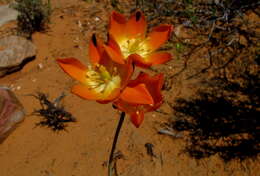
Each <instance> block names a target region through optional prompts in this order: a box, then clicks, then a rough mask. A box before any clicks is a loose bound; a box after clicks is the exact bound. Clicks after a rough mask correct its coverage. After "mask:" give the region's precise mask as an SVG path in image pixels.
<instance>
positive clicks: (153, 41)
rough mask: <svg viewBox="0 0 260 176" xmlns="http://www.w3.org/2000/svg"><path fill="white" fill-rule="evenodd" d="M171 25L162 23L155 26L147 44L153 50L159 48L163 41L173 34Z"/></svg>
mask: <svg viewBox="0 0 260 176" xmlns="http://www.w3.org/2000/svg"><path fill="white" fill-rule="evenodd" d="M171 31H172V26H171V25H160V26H157V27H155V28H153V30H152V32H151V33H150V34H149V35H148V41H147V44H148V46H149V48H150V49H151V51H154V50H156V49H158V48H159V47H160V46H161V45H162V44H163V43H165V42H166V41H167V40H168V39H169V37H170V34H171Z"/></svg>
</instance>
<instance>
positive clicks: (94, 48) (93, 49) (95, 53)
mask: <svg viewBox="0 0 260 176" xmlns="http://www.w3.org/2000/svg"><path fill="white" fill-rule="evenodd" d="M100 57H101V56H100V53H99V50H98V41H97V38H96V36H95V35H94V34H93V35H92V38H91V41H90V43H89V58H90V61H91V63H92V64H95V63H98V62H99V60H100Z"/></svg>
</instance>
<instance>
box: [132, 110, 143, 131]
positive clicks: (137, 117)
mask: <svg viewBox="0 0 260 176" xmlns="http://www.w3.org/2000/svg"><path fill="white" fill-rule="evenodd" d="M130 117H131V121H132V123H133V124H134V125H135V127H136V128H138V127H139V126H140V125H141V123H142V122H143V121H144V112H143V111H136V112H135V113H133V114H131V115H130Z"/></svg>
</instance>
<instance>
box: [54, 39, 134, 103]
mask: <svg viewBox="0 0 260 176" xmlns="http://www.w3.org/2000/svg"><path fill="white" fill-rule="evenodd" d="M89 56H90V62H91V65H89V66H88V67H86V66H85V65H83V64H82V63H81V62H80V61H79V60H77V59H75V58H66V59H57V62H58V64H59V65H60V67H61V68H62V69H63V70H64V71H65V72H66V73H68V74H69V75H70V76H71V77H73V78H74V79H76V80H78V81H79V82H80V83H81V84H78V85H75V86H73V88H72V92H73V93H74V94H76V95H78V96H80V97H82V98H84V99H89V100H96V101H98V102H99V103H108V102H110V101H113V100H115V99H116V98H118V96H119V95H120V93H121V91H122V90H123V89H124V88H125V87H126V85H127V83H128V81H129V79H130V77H131V76H132V73H133V66H132V61H131V60H129V61H128V62H127V63H126V64H124V65H122V64H119V63H116V62H114V61H113V60H112V59H111V58H110V57H109V55H108V54H107V53H106V52H105V51H104V48H103V43H102V42H101V41H99V40H97V39H96V37H95V35H93V37H92V40H91V42H90V44H89Z"/></svg>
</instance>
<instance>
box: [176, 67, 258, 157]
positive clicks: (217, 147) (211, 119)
mask: <svg viewBox="0 0 260 176" xmlns="http://www.w3.org/2000/svg"><path fill="white" fill-rule="evenodd" d="M258 67H259V65H258ZM235 80H236V81H234V80H232V81H230V80H228V79H224V78H219V77H215V78H213V79H211V80H209V81H207V82H204V83H203V84H202V85H203V86H202V87H203V88H202V89H200V90H199V91H198V92H197V95H196V96H195V97H192V98H191V99H184V98H181V99H178V100H176V102H175V105H174V106H173V109H174V110H175V115H176V117H177V120H175V121H173V122H172V123H171V126H172V128H173V129H175V130H177V131H187V132H188V134H189V137H188V138H187V140H188V145H187V146H186V149H185V151H186V152H188V153H189V154H190V156H192V157H195V158H196V159H201V158H205V157H209V156H211V155H214V154H218V155H219V156H220V157H221V158H222V159H223V160H225V161H230V160H232V159H239V160H244V159H246V158H256V157H257V155H258V154H259V151H260V119H259V118H260V71H259V69H258V71H256V72H255V73H252V72H251V71H246V72H244V73H241V74H239V75H238V76H237V77H236V79H235ZM205 87H206V88H205Z"/></svg>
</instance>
